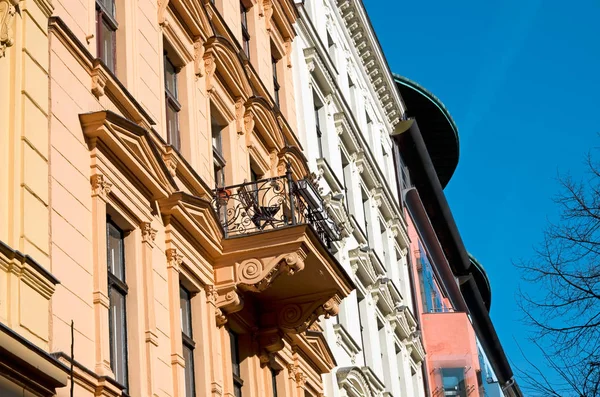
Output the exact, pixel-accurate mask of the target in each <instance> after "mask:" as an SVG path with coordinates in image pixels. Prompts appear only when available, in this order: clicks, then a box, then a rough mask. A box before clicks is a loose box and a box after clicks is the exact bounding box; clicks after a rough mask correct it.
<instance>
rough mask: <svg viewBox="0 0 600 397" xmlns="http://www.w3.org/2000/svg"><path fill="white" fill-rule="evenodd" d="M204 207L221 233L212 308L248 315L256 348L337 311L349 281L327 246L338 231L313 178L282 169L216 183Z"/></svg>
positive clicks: (275, 345)
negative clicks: (281, 172) (254, 329)
mask: <svg viewBox="0 0 600 397" xmlns="http://www.w3.org/2000/svg"><path fill="white" fill-rule="evenodd" d="M212 207H213V209H214V211H215V213H216V214H217V218H218V220H219V222H220V224H221V226H222V229H223V235H224V238H223V239H222V255H221V256H220V257H219V258H217V259H216V263H215V266H214V269H215V287H216V290H217V293H218V294H217V299H216V304H217V307H218V308H219V310H221V311H223V312H224V313H234V312H238V311H243V313H240V315H242V316H256V321H257V323H258V328H259V331H258V334H259V342H260V341H261V340H262V341H263V342H264V343H263V342H260V343H261V345H263V348H265V349H266V350H267V351H274V350H277V349H279V348H281V347H282V346H283V344H282V343H283V342H282V341H281V338H282V336H283V334H285V333H292V334H295V333H301V332H304V331H305V330H306V329H307V328H308V327H309V326H310V325H311V324H312V323H313V322H314V321H315V320H316V319H317V318H318V317H319V316H320V315H325V316H330V315H335V314H337V312H338V306H339V303H340V302H341V299H343V298H344V297H346V296H347V295H348V294H349V293H350V291H351V290H352V288H353V285H352V281H351V279H350V278H349V276H348V275H347V274H346V273H345V272H344V270H343V269H342V267H341V266H340V264H339V263H338V262H337V260H336V259H335V257H334V256H333V254H332V252H331V250H330V248H332V247H333V245H334V242H336V241H338V240H340V238H341V233H340V228H339V227H338V225H337V224H336V223H335V222H334V221H333V220H332V218H331V217H330V216H329V214H328V212H327V210H326V208H325V206H324V204H323V201H322V199H321V196H320V194H319V191H318V190H317V188H316V184H315V182H314V179H313V178H311V177H307V178H304V179H294V178H293V177H292V173H291V171H290V170H289V169H288V171H287V172H286V174H285V175H283V176H280V177H274V178H268V179H261V180H257V181H253V182H246V183H242V184H239V185H233V186H226V187H223V188H218V189H216V190H215V191H214V198H213V200H212ZM244 302H248V305H246V306H245V305H244ZM260 335H263V336H264V338H262V339H261V336H260ZM276 336H279V337H276Z"/></svg>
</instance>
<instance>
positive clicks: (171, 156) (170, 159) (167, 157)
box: [162, 146, 179, 178]
mask: <svg viewBox="0 0 600 397" xmlns="http://www.w3.org/2000/svg"><path fill="white" fill-rule="evenodd" d="M162 159H163V161H164V162H165V165H166V166H167V169H168V170H169V174H171V176H172V177H173V178H175V176H177V165H178V164H179V160H177V157H176V155H175V151H174V150H173V148H171V147H170V146H167V152H166V153H164V154H163V155H162Z"/></svg>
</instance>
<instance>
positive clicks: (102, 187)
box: [90, 174, 112, 200]
mask: <svg viewBox="0 0 600 397" xmlns="http://www.w3.org/2000/svg"><path fill="white" fill-rule="evenodd" d="M90 183H91V184H92V197H96V196H98V197H100V198H101V199H103V200H106V199H107V197H108V194H109V193H110V188H111V187H112V183H110V182H108V181H107V180H105V179H104V175H102V174H95V175H92V176H91V178H90Z"/></svg>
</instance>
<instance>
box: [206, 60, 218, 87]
mask: <svg viewBox="0 0 600 397" xmlns="http://www.w3.org/2000/svg"><path fill="white" fill-rule="evenodd" d="M216 70H217V64H216V63H215V56H214V55H213V54H212V53H208V54H205V55H204V71H205V72H206V91H209V92H210V91H212V90H213V88H214V87H213V79H214V77H215V71H216Z"/></svg>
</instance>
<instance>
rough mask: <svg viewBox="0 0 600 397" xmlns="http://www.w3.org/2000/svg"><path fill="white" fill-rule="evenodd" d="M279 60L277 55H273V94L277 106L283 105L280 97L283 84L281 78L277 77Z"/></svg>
mask: <svg viewBox="0 0 600 397" xmlns="http://www.w3.org/2000/svg"><path fill="white" fill-rule="evenodd" d="M278 62H279V60H278V59H277V58H275V57H271V67H272V69H273V95H274V100H275V106H277V107H278V108H279V107H281V101H280V98H279V91H280V90H281V86H280V85H279V80H278V77H277V64H278Z"/></svg>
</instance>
